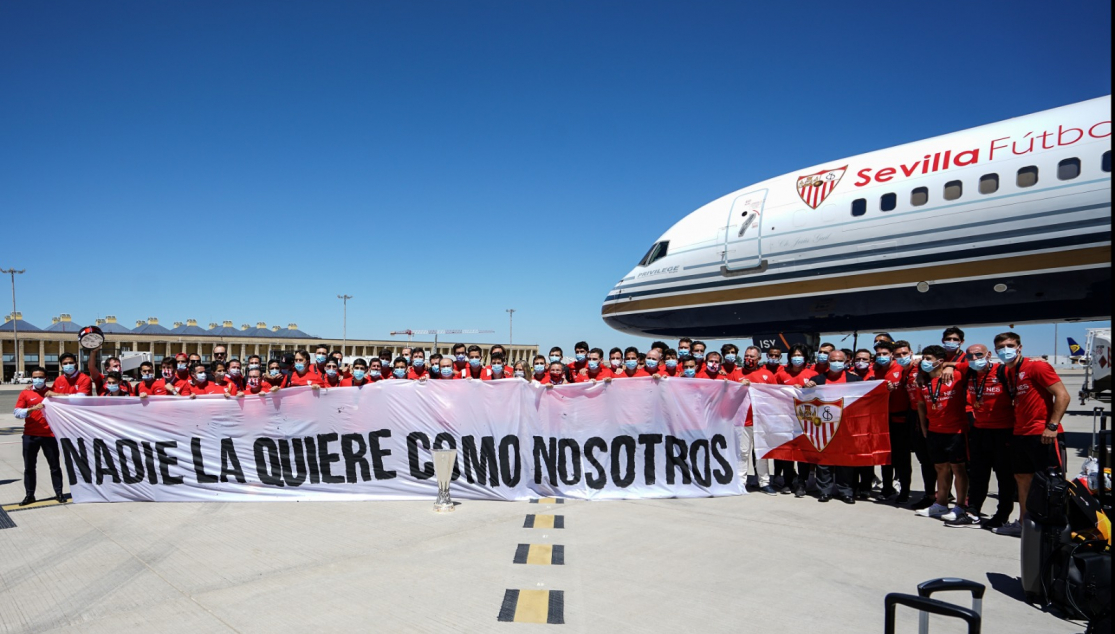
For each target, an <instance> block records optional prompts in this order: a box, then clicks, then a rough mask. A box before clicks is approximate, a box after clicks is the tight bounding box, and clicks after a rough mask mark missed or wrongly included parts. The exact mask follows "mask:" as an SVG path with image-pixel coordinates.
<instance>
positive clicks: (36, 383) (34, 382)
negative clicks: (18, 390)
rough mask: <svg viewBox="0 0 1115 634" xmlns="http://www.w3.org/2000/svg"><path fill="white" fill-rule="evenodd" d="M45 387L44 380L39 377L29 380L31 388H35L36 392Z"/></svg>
mask: <svg viewBox="0 0 1115 634" xmlns="http://www.w3.org/2000/svg"><path fill="white" fill-rule="evenodd" d="M45 386H46V379H43V378H39V377H35V378H33V379H31V387H33V388H35V389H36V390H41V389H43V387H45Z"/></svg>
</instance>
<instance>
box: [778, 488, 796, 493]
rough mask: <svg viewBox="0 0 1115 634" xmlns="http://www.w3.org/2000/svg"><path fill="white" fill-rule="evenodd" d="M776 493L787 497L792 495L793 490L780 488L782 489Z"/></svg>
mask: <svg viewBox="0 0 1115 634" xmlns="http://www.w3.org/2000/svg"><path fill="white" fill-rule="evenodd" d="M778 492H779V493H781V494H782V495H789V494H791V493H793V492H794V490H793V489H791V488H790V487H782V489H781V490H779V491H778Z"/></svg>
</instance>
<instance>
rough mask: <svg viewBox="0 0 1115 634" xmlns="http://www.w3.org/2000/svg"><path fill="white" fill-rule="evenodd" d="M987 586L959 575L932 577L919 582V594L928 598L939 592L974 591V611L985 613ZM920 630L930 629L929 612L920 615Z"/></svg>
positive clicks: (924, 633) (980, 613)
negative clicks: (984, 598) (984, 604)
mask: <svg viewBox="0 0 1115 634" xmlns="http://www.w3.org/2000/svg"><path fill="white" fill-rule="evenodd" d="M986 590H987V588H986V587H985V586H984V585H983V584H982V583H977V582H975V581H969V580H967V579H960V578H959V577H941V578H939V579H930V580H929V581H923V582H921V583H919V584H918V596H919V597H923V598H926V599H928V598H929V597H931V596H933V595H934V594H936V593H938V592H964V591H967V592H970V593H972V612H975V613H976V614H977V615H980V616H982V615H983V593H984V592H985V591H986ZM918 631H920V632H921V634H926V633H927V632H928V631H929V614H928V613H926V612H922V613H921V614H920V615H919V616H918Z"/></svg>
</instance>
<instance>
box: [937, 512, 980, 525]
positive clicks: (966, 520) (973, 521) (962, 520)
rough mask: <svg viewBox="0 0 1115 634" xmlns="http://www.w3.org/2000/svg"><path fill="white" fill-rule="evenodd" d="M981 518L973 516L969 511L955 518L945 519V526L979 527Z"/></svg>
mask: <svg viewBox="0 0 1115 634" xmlns="http://www.w3.org/2000/svg"><path fill="white" fill-rule="evenodd" d="M980 524H981V522H980V518H978V517H972V516H971V515H969V514H968V513H964V514H963V515H961V516H960V517H958V518H956V519H954V520H945V526H953V527H961V528H979V527H980Z"/></svg>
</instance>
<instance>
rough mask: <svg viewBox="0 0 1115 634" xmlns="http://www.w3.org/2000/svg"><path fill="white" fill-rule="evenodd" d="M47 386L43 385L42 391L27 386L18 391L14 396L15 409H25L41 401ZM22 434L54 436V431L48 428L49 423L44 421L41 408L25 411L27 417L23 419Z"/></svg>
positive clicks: (44, 417)
mask: <svg viewBox="0 0 1115 634" xmlns="http://www.w3.org/2000/svg"><path fill="white" fill-rule="evenodd" d="M47 389H48V388H46V387H45V386H44V387H43V391H42V392H38V391H35V390H34V389H32V388H27V389H25V390H23V391H22V392H20V393H19V396H18V397H16V401H15V407H16V409H27V408H28V407H33V406H35V405H38V404H39V403H42V402H43V394H45V393H46V391H47ZM23 435H24V436H52V437H53V436H54V432H53V431H51V430H50V425H49V424H47V422H46V415H45V414H43V410H41V409H39V410H35V411H33V412H27V418H25V419H23Z"/></svg>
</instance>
